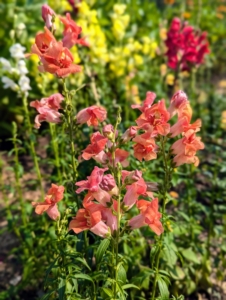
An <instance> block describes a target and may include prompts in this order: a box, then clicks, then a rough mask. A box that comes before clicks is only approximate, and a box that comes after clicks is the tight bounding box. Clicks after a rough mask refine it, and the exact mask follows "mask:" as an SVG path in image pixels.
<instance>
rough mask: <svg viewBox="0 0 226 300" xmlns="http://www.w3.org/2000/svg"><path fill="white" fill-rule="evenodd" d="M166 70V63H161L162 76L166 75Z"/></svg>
mask: <svg viewBox="0 0 226 300" xmlns="http://www.w3.org/2000/svg"><path fill="white" fill-rule="evenodd" d="M166 72H167V65H166V64H161V66H160V74H161V76H162V77H164V76H166Z"/></svg>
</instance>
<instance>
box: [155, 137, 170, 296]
mask: <svg viewBox="0 0 226 300" xmlns="http://www.w3.org/2000/svg"><path fill="white" fill-rule="evenodd" d="M166 141H167V138H166V137H161V153H162V158H163V168H164V171H165V175H164V182H163V193H162V195H163V203H162V215H163V218H164V214H165V210H166V203H167V191H168V189H169V184H170V177H171V169H170V166H169V165H168V156H166V148H165V145H166ZM163 225H164V224H163ZM163 238H164V232H163V233H162V234H161V236H160V238H159V241H158V242H159V251H158V253H157V257H156V265H155V278H154V283H153V289H152V297H151V300H155V294H156V287H157V281H158V275H159V262H160V255H161V252H162V242H163Z"/></svg>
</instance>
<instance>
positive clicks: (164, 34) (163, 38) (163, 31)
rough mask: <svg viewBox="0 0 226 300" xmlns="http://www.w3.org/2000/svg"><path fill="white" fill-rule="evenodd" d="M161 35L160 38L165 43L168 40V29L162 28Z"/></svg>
mask: <svg viewBox="0 0 226 300" xmlns="http://www.w3.org/2000/svg"><path fill="white" fill-rule="evenodd" d="M159 35H160V38H161V39H162V40H163V41H165V40H166V38H167V29H166V28H160V31H159Z"/></svg>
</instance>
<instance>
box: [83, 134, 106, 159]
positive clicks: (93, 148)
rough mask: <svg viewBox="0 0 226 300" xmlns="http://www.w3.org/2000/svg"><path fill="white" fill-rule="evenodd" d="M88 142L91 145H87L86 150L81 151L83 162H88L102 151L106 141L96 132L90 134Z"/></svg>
mask: <svg viewBox="0 0 226 300" xmlns="http://www.w3.org/2000/svg"><path fill="white" fill-rule="evenodd" d="M90 141H91V144H89V145H88V146H87V147H86V149H85V150H83V151H82V157H83V159H85V160H89V159H91V158H92V157H95V156H96V155H98V154H99V153H100V152H101V151H103V150H104V148H105V145H106V143H107V141H108V139H107V138H105V137H104V136H103V135H101V134H100V132H99V131H97V132H95V133H93V134H92V136H91V138H90Z"/></svg>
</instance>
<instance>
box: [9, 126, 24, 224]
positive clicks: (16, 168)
mask: <svg viewBox="0 0 226 300" xmlns="http://www.w3.org/2000/svg"><path fill="white" fill-rule="evenodd" d="M12 140H13V147H14V154H15V155H14V163H15V166H14V173H15V179H16V182H15V184H16V191H17V195H18V199H19V202H20V210H21V219H22V223H23V225H26V224H27V218H26V213H25V208H24V201H23V194H22V188H21V184H20V172H19V165H20V163H19V149H18V147H17V126H16V123H15V122H13V139H12Z"/></svg>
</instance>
